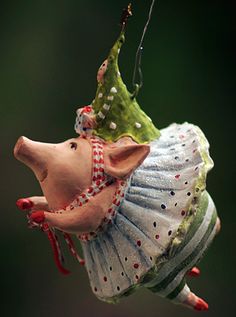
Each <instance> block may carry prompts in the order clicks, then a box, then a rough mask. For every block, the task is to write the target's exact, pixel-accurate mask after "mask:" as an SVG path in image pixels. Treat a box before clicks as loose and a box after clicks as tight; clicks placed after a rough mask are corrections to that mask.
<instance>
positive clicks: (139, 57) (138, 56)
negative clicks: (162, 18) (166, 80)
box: [132, 0, 155, 98]
mask: <svg viewBox="0 0 236 317" xmlns="http://www.w3.org/2000/svg"><path fill="white" fill-rule="evenodd" d="M154 4H155V0H152V3H151V6H150V9H149V13H148V19H147V22H146V24H145V26H144V29H143V34H142V37H141V40H140V43H139V46H138V49H137V52H136V56H135V64H134V72H133V80H132V83H133V86H134V89H135V90H134V92H133V98H134V97H136V96H137V94H138V92H139V90H140V88H141V87H142V86H143V73H142V69H141V62H142V52H143V41H144V36H145V34H146V31H147V28H148V25H149V22H150V20H151V17H152V11H153V6H154ZM137 77H139V78H138V79H139V83H137V82H136V78H137Z"/></svg>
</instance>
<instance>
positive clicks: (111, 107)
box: [92, 30, 160, 143]
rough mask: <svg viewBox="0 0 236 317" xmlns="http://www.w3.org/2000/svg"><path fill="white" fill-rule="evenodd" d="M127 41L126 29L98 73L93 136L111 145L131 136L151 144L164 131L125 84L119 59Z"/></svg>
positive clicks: (138, 140) (137, 140)
mask: <svg viewBox="0 0 236 317" xmlns="http://www.w3.org/2000/svg"><path fill="white" fill-rule="evenodd" d="M124 41H125V36H124V30H122V31H121V33H120V36H119V37H118V39H117V41H116V42H115V44H114V46H113V47H112V49H111V50H110V53H109V55H108V58H107V59H106V60H105V61H104V63H103V64H102V65H101V67H100V68H99V70H98V73H97V80H98V87H97V92H96V97H95V99H94V101H93V103H92V110H93V111H92V112H93V117H94V118H95V124H94V126H93V129H92V134H93V135H97V136H99V137H101V138H102V139H104V140H105V141H108V142H114V141H117V140H118V139H119V138H121V137H123V136H129V137H131V138H132V139H133V140H134V141H135V142H137V143H149V142H150V141H152V140H154V139H156V138H158V137H159V136H160V132H159V130H158V129H157V128H156V127H155V126H154V124H153V123H152V120H151V119H150V118H149V117H148V116H147V115H146V114H145V113H144V112H143V111H142V110H141V108H140V106H139V105H138V103H137V101H136V98H135V96H134V94H131V93H130V92H129V91H128V90H127V87H126V85H125V84H124V83H123V81H122V78H121V75H120V72H119V67H118V56H119V52H120V48H121V46H122V44H123V43H124Z"/></svg>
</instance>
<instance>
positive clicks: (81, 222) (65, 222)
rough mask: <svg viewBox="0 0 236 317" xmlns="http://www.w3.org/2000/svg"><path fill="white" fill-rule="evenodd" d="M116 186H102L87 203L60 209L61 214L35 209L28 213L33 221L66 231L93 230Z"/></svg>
mask: <svg viewBox="0 0 236 317" xmlns="http://www.w3.org/2000/svg"><path fill="white" fill-rule="evenodd" d="M116 186H117V185H116V184H112V185H110V186H109V187H106V188H104V189H103V190H102V192H100V193H99V194H97V195H96V196H95V197H91V199H90V200H89V202H88V203H87V204H85V205H84V206H81V207H78V208H75V209H73V210H72V211H68V212H64V211H62V212H63V213H62V214H59V213H50V212H44V211H36V212H33V213H32V214H31V215H30V218H31V220H32V221H34V222H37V223H43V222H46V223H47V224H48V225H49V226H50V227H55V228H57V229H60V230H62V231H65V232H68V233H74V234H80V233H83V232H90V231H95V230H96V229H97V228H98V226H99V225H100V224H101V222H102V219H103V218H104V217H105V214H106V212H107V210H108V208H109V207H110V205H111V203H112V199H113V195H114V193H115V190H116Z"/></svg>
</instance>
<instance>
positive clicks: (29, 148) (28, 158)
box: [14, 136, 47, 182]
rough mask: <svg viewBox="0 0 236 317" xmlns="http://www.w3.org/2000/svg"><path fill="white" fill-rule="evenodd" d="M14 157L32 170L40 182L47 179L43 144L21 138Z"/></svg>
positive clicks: (15, 148) (17, 143)
mask: <svg viewBox="0 0 236 317" xmlns="http://www.w3.org/2000/svg"><path fill="white" fill-rule="evenodd" d="M14 156H15V157H16V158H17V159H18V160H19V161H21V162H22V163H24V164H25V165H27V166H28V167H29V168H31V169H32V170H33V172H34V173H35V175H36V177H37V179H38V180H39V181H40V182H42V181H43V180H44V179H45V178H46V177H47V164H46V157H45V156H46V155H45V151H44V149H43V143H40V142H35V141H32V140H30V139H28V138H26V137H24V136H21V137H20V138H19V139H18V141H17V142H16V145H15V147H14Z"/></svg>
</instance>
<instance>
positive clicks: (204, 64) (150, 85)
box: [0, 0, 236, 317]
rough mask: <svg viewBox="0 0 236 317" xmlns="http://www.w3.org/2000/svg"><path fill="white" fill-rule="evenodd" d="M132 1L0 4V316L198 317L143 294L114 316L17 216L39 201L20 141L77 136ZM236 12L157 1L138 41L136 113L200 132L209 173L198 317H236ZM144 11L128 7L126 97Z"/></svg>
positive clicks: (195, 286) (222, 4)
mask: <svg viewBox="0 0 236 317" xmlns="http://www.w3.org/2000/svg"><path fill="white" fill-rule="evenodd" d="M127 2H128V0H124V1H123V0H119V1H108V0H100V1H88V0H86V1H85V0H84V1H82V0H67V1H65V0H64V1H60V0H57V1H55V0H51V1H44V0H41V1H29V0H24V1H10V0H9V1H4V0H3V1H1V7H0V9H1V10H0V38H1V50H0V129H1V149H0V160H1V164H0V166H1V169H2V170H1V177H2V181H1V184H0V186H1V201H2V203H1V204H2V206H1V240H0V241H1V242H0V243H1V249H0V250H1V291H2V292H1V294H2V295H1V302H2V303H1V310H0V311H1V312H0V315H1V316H25V317H29V316H30V317H31V316H33V317H34V316H35V317H38V316H45V317H47V316H58V317H61V316H71V317H75V316H89V317H93V316H97V317H100V316H102V317H108V316H109V317H110V316H114V317H118V316H122V317H126V316H127V317H128V316H129V317H132V316H135V317H141V316H150V317H154V316H155V317H158V316H168V317H169V316H181V317H185V316H195V315H196V314H197V313H196V312H192V311H190V310H188V309H185V308H182V307H180V306H175V305H172V304H170V303H169V302H168V301H167V300H164V299H161V298H159V297H157V296H156V295H154V294H151V293H150V292H148V291H146V290H141V291H139V292H138V293H136V294H134V295H132V296H130V297H129V298H126V299H124V300H123V301H122V302H121V303H120V304H119V305H115V306H114V305H109V304H105V303H103V302H100V301H98V300H97V299H96V298H95V297H94V295H93V294H92V292H91V291H90V288H89V284H88V278H87V276H86V273H85V270H84V269H83V268H81V267H80V266H79V265H78V264H77V263H75V262H74V261H73V260H72V259H71V257H70V256H69V254H68V253H67V252H66V255H67V258H68V262H67V267H70V269H71V271H73V273H72V274H71V275H70V276H69V277H63V276H61V275H60V274H59V273H58V272H57V269H56V268H55V266H54V263H53V260H52V255H51V249H50V247H49V244H48V241H47V239H46V237H45V236H44V235H43V234H42V233H41V232H39V231H37V230H34V231H30V230H28V229H27V226H26V219H25V217H24V214H23V213H22V212H20V211H18V210H17V209H16V207H15V201H16V199H17V198H19V197H27V196H29V195H35V194H38V195H40V188H39V185H38V183H37V181H36V179H35V177H34V175H33V174H32V172H31V171H30V170H29V169H28V168H27V167H25V166H23V164H20V163H19V162H18V161H16V160H15V159H14V157H13V154H12V150H13V147H14V144H15V142H16V140H17V138H18V137H19V136H21V135H26V136H28V137H29V138H32V139H34V140H40V141H45V142H47V141H48V142H59V141H62V140H64V139H66V138H68V137H71V136H74V135H75V133H74V130H73V125H74V120H75V110H76V109H77V107H78V106H83V105H87V104H89V103H90V102H91V100H92V99H93V97H94V95H95V90H96V72H97V69H98V67H99V66H100V64H101V63H102V61H103V60H104V59H105V57H106V56H107V53H108V51H109V49H110V47H111V46H112V44H113V42H114V40H115V39H116V37H117V35H118V33H119V25H118V22H119V18H120V13H121V10H122V8H123V7H125V6H126V5H127ZM234 2H235V1H232V2H230V1H210V0H209V1H201V0H198V1H196V0H191V1H184V0H179V1H175V0H170V1H168V0H162V1H161V2H160V4H159V6H155V8H154V12H153V18H152V21H151V24H150V27H149V30H148V33H147V36H146V38H145V43H144V54H143V60H142V61H143V64H142V69H143V73H144V86H143V89H142V90H141V92H140V95H139V102H140V104H141V105H142V108H143V109H144V110H145V111H146V112H147V113H148V114H149V116H150V117H152V119H153V121H154V122H155V123H156V125H157V126H158V127H159V128H163V127H165V126H167V125H169V124H170V123H172V122H173V121H176V122H184V121H189V122H192V123H195V124H197V125H199V126H200V127H201V128H202V130H203V131H204V132H205V134H206V136H207V137H208V139H209V142H210V144H211V155H212V157H213V159H214V161H215V168H214V169H213V171H212V172H211V173H210V175H209V177H208V190H209V191H210V193H211V195H212V197H213V198H214V200H215V202H216V205H217V208H218V212H219V214H220V217H221V220H222V231H221V234H220V235H219V236H218V237H217V239H216V240H215V242H214V244H213V245H212V247H211V248H210V250H209V252H208V254H207V255H206V256H205V258H204V259H203V261H202V262H201V265H200V268H201V270H202V275H201V277H200V278H199V279H193V280H192V281H191V283H190V285H191V287H192V290H193V291H195V292H196V293H197V294H199V295H200V296H202V297H203V298H205V299H206V300H207V301H208V302H209V305H210V310H209V311H208V312H207V313H204V316H223V315H224V314H227V316H234V310H235V309H234V308H235V295H236V289H235V285H234V284H235V283H236V279H235V277H236V276H235V269H236V266H235V264H236V263H235V262H236V261H235V260H236V255H235V227H236V217H235V213H236V210H235V207H234V198H235V188H234V187H235V185H234V184H235V176H236V175H235V129H234V127H235V117H234V109H233V106H234V105H235V79H236V67H235V66H236V65H235V64H236V62H235V56H236V54H235V53H236V52H235V48H236V43H235V42H236V23H235V20H236V16H235V9H234ZM149 4H150V1H146V0H145V1H137V0H136V1H135V0H134V1H133V17H132V18H131V19H130V21H129V25H128V29H127V37H126V44H125V46H124V47H123V49H122V52H121V55H120V68H121V73H122V75H123V77H124V80H125V82H126V84H127V86H128V87H130V88H131V89H132V86H131V79H132V71H133V66H134V57H135V52H136V48H137V46H138V43H139V40H140V36H141V32H142V29H143V26H144V23H145V22H146V18H147V13H148V9H149Z"/></svg>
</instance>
